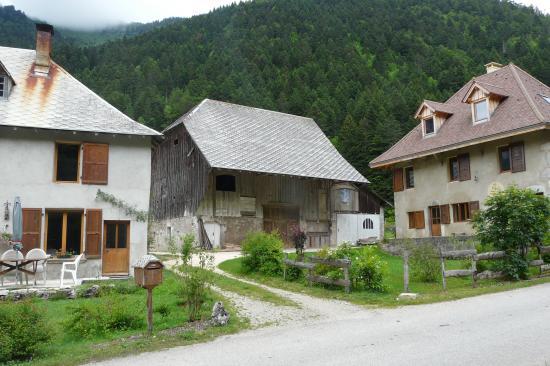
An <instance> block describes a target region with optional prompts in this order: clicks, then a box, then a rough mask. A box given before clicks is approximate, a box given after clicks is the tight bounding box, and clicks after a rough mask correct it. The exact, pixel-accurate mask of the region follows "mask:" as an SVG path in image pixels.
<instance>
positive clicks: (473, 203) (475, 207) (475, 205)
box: [470, 201, 479, 219]
mask: <svg viewBox="0 0 550 366" xmlns="http://www.w3.org/2000/svg"><path fill="white" fill-rule="evenodd" d="M477 211H479V201H471V202H470V219H473V218H474V214H475V213H476V212H477Z"/></svg>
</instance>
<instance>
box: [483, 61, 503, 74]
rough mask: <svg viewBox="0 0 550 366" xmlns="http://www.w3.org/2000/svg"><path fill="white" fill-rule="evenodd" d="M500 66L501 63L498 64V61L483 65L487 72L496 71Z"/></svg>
mask: <svg viewBox="0 0 550 366" xmlns="http://www.w3.org/2000/svg"><path fill="white" fill-rule="evenodd" d="M500 68H502V64H499V63H498V62H489V63H488V64H486V65H485V70H487V74H489V73H491V72H493V71H497V70H499V69H500Z"/></svg>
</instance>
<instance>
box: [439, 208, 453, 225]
mask: <svg viewBox="0 0 550 366" xmlns="http://www.w3.org/2000/svg"><path fill="white" fill-rule="evenodd" d="M439 211H440V212H441V223H442V224H450V223H451V210H450V207H449V205H441V206H439Z"/></svg>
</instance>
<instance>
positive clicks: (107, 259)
mask: <svg viewBox="0 0 550 366" xmlns="http://www.w3.org/2000/svg"><path fill="white" fill-rule="evenodd" d="M103 233H104V234H103V274H105V275H127V274H128V273H129V269H128V268H129V264H130V221H105V222H104V230H103Z"/></svg>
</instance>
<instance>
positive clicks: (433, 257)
mask: <svg viewBox="0 0 550 366" xmlns="http://www.w3.org/2000/svg"><path fill="white" fill-rule="evenodd" d="M407 250H408V251H409V253H410V257H409V262H410V264H411V273H412V277H413V278H414V279H416V280H418V281H420V282H437V280H438V279H439V276H440V275H441V264H440V262H439V259H438V253H437V250H436V248H435V246H434V245H432V244H430V243H422V244H416V245H415V244H412V243H411V244H410V245H408V248H407Z"/></svg>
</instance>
